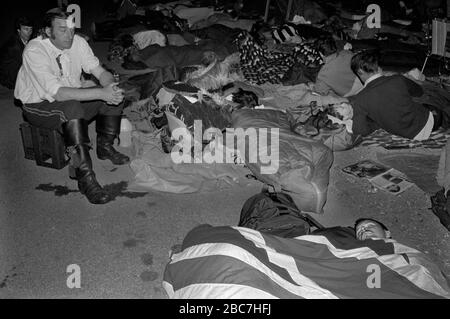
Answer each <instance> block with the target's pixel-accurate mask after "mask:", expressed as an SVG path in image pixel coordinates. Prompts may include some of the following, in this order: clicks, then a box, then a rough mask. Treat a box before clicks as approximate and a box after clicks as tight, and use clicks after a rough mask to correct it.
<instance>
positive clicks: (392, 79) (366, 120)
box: [349, 51, 441, 141]
mask: <svg viewBox="0 0 450 319" xmlns="http://www.w3.org/2000/svg"><path fill="white" fill-rule="evenodd" d="M378 61H379V56H378V53H377V52H376V51H363V52H360V53H358V54H356V55H355V56H354V57H353V58H352V61H351V68H352V70H353V72H355V74H356V75H357V76H358V77H359V78H360V79H361V81H362V82H363V83H364V88H363V89H362V90H361V91H360V92H359V93H358V94H357V95H355V96H352V97H349V101H350V104H351V105H352V106H353V126H352V130H353V133H354V134H356V135H362V136H366V135H369V134H370V133H372V132H373V131H375V130H377V129H380V128H382V129H384V130H386V131H387V132H389V133H391V134H394V135H398V136H401V137H405V138H409V139H414V140H419V141H421V140H426V139H428V138H429V137H430V134H431V132H432V131H433V130H435V129H437V128H439V126H440V121H441V120H440V118H439V116H438V114H436V115H434V114H433V113H432V112H431V110H430V109H428V108H427V107H426V106H424V105H423V104H421V103H418V102H416V101H415V98H418V97H421V96H422V95H423V94H424V91H423V89H422V87H421V86H420V85H419V84H417V83H416V82H414V81H412V80H410V79H408V78H406V77H404V76H403V75H392V76H384V75H383V74H382V70H381V68H380V67H379V64H378Z"/></svg>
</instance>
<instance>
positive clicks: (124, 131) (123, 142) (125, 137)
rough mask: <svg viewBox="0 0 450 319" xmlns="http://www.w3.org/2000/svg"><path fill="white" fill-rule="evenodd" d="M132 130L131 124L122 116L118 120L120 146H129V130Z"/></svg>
mask: <svg viewBox="0 0 450 319" xmlns="http://www.w3.org/2000/svg"><path fill="white" fill-rule="evenodd" d="M132 131H133V124H131V122H130V121H129V120H128V119H127V118H126V117H122V120H121V122H120V135H119V140H120V144H119V146H120V147H130V146H131V132H132Z"/></svg>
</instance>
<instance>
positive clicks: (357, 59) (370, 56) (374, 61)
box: [351, 50, 383, 83]
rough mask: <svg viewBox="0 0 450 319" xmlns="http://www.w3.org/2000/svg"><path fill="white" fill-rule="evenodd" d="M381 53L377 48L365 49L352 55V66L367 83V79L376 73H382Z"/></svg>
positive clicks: (354, 71)
mask: <svg viewBox="0 0 450 319" xmlns="http://www.w3.org/2000/svg"><path fill="white" fill-rule="evenodd" d="M379 61H380V54H379V52H378V51H376V50H365V51H362V52H359V53H357V54H355V55H354V56H353V57H352V61H351V68H352V71H353V73H355V74H356V75H357V76H358V77H359V79H360V80H361V81H362V82H363V83H366V81H367V80H368V79H369V78H370V77H372V76H373V75H375V74H379V73H382V72H383V70H381V68H380V66H379Z"/></svg>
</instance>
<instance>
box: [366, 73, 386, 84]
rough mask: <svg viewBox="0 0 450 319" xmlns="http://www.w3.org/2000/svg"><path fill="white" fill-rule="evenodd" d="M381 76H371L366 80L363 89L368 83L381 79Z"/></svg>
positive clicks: (378, 74)
mask: <svg viewBox="0 0 450 319" xmlns="http://www.w3.org/2000/svg"><path fill="white" fill-rule="evenodd" d="M382 76H383V74H382V73H377V74H374V75H372V76H371V77H370V78H368V79H367V81H366V83H364V87H366V86H367V85H368V84H369V83H370V82H372V81H375V80H376V79H378V78H381V77H382Z"/></svg>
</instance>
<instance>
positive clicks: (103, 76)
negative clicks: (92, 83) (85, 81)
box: [91, 65, 116, 87]
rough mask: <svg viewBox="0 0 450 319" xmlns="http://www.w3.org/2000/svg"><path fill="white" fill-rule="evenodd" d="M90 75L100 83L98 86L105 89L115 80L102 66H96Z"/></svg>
mask: <svg viewBox="0 0 450 319" xmlns="http://www.w3.org/2000/svg"><path fill="white" fill-rule="evenodd" d="M91 73H92V74H93V75H94V76H95V77H96V78H97V80H98V81H99V82H100V85H101V86H103V87H106V86H108V85H110V84H112V83H115V82H116V80H115V78H114V76H113V75H112V74H111V72H108V71H106V70H105V69H104V68H103V67H102V66H100V65H98V66H97V67H95V68H94V69H92V70H91Z"/></svg>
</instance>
